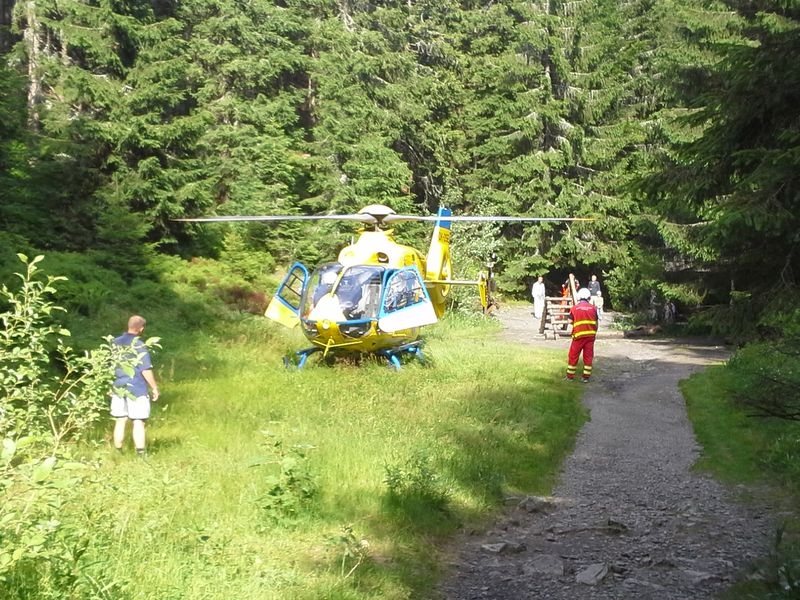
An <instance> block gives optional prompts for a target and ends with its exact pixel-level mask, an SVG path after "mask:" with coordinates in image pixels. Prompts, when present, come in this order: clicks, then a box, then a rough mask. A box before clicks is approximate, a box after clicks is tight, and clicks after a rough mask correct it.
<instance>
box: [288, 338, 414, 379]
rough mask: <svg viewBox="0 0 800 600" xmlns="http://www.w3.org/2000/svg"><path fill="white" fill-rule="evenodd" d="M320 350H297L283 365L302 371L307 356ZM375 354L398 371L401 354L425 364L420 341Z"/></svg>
mask: <svg viewBox="0 0 800 600" xmlns="http://www.w3.org/2000/svg"><path fill="white" fill-rule="evenodd" d="M322 350H323V349H322V348H317V347H313V348H306V349H305V350H299V351H297V352H295V354H294V360H292V357H291V356H284V357H283V365H284V366H285V367H286V368H287V369H288V368H289V367H292V366H294V367H296V368H297V369H302V368H303V367H304V366H305V365H306V362H307V361H308V357H309V356H311V355H312V354H314V353H315V352H322ZM375 354H377V355H378V356H383V357H384V358H386V360H388V361H389V365H390V366H391V367H393V368H394V369H395V370H398V371H399V370H400V367H401V363H400V357H401V356H402V355H403V354H412V355H413V356H414V357H415V358H416V359H417V360H419V361H420V362H421V363H424V362H425V356H424V355H423V354H422V341H420V340H417V341H416V342H411V343H410V344H403V345H402V346H398V347H397V348H388V349H386V350H378V351H377V352H376V353H375Z"/></svg>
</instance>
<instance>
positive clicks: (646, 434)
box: [440, 306, 775, 600]
mask: <svg viewBox="0 0 800 600" xmlns="http://www.w3.org/2000/svg"><path fill="white" fill-rule="evenodd" d="M496 316H497V318H498V319H499V320H500V321H501V322H503V324H504V326H505V330H504V334H503V335H505V336H506V337H507V338H508V339H509V340H513V341H518V342H522V343H528V344H534V345H543V346H546V347H549V348H559V349H563V351H564V357H565V362H566V352H567V347H568V345H569V340H568V338H563V339H556V340H553V338H552V337H551V338H550V339H547V340H545V339H543V337H542V336H541V335H539V334H538V333H537V331H538V328H535V327H534V323H533V318H532V316H531V314H530V308H529V307H527V306H523V307H517V308H515V307H503V308H501V309H500V310H499V311H498V313H497V315H496ZM609 317H611V315H609ZM607 323H608V321H606V324H607ZM595 350H596V359H595V369H594V376H593V378H592V381H591V383H589V384H588V385H586V386H585V395H584V402H585V404H586V406H587V408H588V410H589V411H590V420H589V421H588V422H587V423H586V424H585V426H584V427H583V429H582V430H581V432H580V434H579V436H578V439H577V442H576V447H575V450H574V452H573V454H572V455H571V456H570V457H569V458H568V459H567V460H566V462H565V464H564V466H563V471H562V473H561V476H560V481H559V483H558V485H557V487H556V489H555V490H554V492H553V496H552V497H547V498H538V497H527V498H518V499H512V501H511V503H510V508H509V511H508V512H507V514H506V515H505V517H504V518H503V519H502V520H501V521H500V522H498V523H497V524H496V525H495V526H494V527H493V528H492V529H491V530H489V531H487V532H481V533H479V534H472V535H470V534H467V533H465V534H464V535H463V536H462V537H461V538H460V539H459V541H458V543H457V544H456V547H455V548H454V549H453V553H452V564H451V565H450V569H451V572H450V576H449V577H447V578H446V580H445V582H444V584H443V585H442V587H441V589H440V592H441V597H442V598H444V599H446V600H473V599H493V600H522V599H540V598H541V599H547V600H560V599H564V600H567V599H568V600H575V599H583V598H587V599H600V600H612V599H614V600H617V599H630V600H634V599H635V600H648V599H653V600H655V599H658V600H701V599H704V598H713V597H715V595H716V594H718V593H719V592H721V591H722V590H724V589H725V588H727V587H728V586H730V584H731V583H732V582H733V581H735V580H737V579H739V578H742V577H749V576H753V575H754V573H755V567H754V561H756V559H758V558H760V557H764V556H766V555H767V554H768V552H769V549H770V547H771V544H772V542H773V541H774V536H775V527H774V524H773V520H772V519H773V517H771V516H768V515H771V514H773V513H772V511H771V510H769V509H768V510H765V509H764V507H763V505H761V503H759V506H755V503H750V504H748V503H747V502H745V501H744V500H743V498H742V497H743V492H746V491H747V490H745V489H744V488H739V489H735V490H731V489H727V488H725V487H724V486H723V485H721V484H719V483H717V482H716V481H714V480H713V479H711V478H710V477H708V476H707V475H704V474H702V473H697V472H694V471H693V470H692V465H693V463H694V462H695V460H696V459H697V457H698V454H699V447H698V445H697V442H696V440H695V438H694V435H693V432H692V427H691V425H690V423H689V421H688V419H687V416H686V410H685V406H684V402H683V398H682V396H681V394H680V392H679V390H678V382H679V381H680V380H682V379H684V378H686V377H688V376H689V375H690V374H691V373H692V372H694V371H696V370H698V369H702V368H703V367H704V366H706V365H709V364H712V363H717V362H720V361H724V360H725V359H726V357H727V356H728V351H727V349H726V348H725V347H722V346H715V345H708V344H702V343H698V342H695V343H691V342H688V341H684V342H678V341H664V340H656V339H627V338H624V337H623V336H622V335H621V333H619V332H613V331H611V330H609V329H608V328H605V329H601V334H600V335H599V336H598V339H597V342H596V345H595ZM559 385H582V384H581V383H577V382H572V383H570V382H563V383H560V384H559Z"/></svg>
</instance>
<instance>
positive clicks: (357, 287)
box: [174, 204, 590, 369]
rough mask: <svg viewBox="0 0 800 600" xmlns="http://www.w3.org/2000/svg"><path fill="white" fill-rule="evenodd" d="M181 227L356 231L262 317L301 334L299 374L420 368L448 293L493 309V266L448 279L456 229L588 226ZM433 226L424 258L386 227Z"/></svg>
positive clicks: (296, 273)
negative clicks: (374, 361) (379, 365)
mask: <svg viewBox="0 0 800 600" xmlns="http://www.w3.org/2000/svg"><path fill="white" fill-rule="evenodd" d="M174 220H175V221H182V222H232V221H286V220H293V221H303V220H338V221H353V222H357V223H361V224H362V225H363V227H362V228H361V229H360V230H359V235H358V238H357V239H356V240H355V241H354V242H353V243H351V244H349V245H347V246H345V247H344V248H343V249H342V250H341V251H340V252H339V254H338V257H337V259H336V260H335V261H331V262H326V263H323V264H321V265H319V266H317V267H316V268H314V269H309V268H308V267H307V266H306V265H304V264H303V263H301V262H295V263H294V264H293V265H292V266H291V267H290V268H289V271H288V272H287V274H286V276H285V277H284V279H283V281H282V282H281V284H280V286H279V287H278V289H277V291H276V292H275V294H274V296H273V297H272V300H271V301H270V303H269V305H268V306H267V309H266V311H265V313H264V315H265V316H266V317H267V318H269V319H271V320H273V321H275V322H276V323H279V324H281V325H283V326H285V327H288V328H294V327H297V326H300V327H301V329H302V332H303V334H304V335H305V337H306V338H307V339H308V340H309V342H310V343H311V346H310V347H309V348H306V349H303V350H300V351H298V352H296V353H295V356H294V357H285V358H284V362H285V364H286V365H287V366H289V365H291V364H295V365H296V366H297V367H298V368H303V366H304V365H305V364H306V361H307V360H308V358H309V356H311V355H313V354H315V353H318V352H321V353H322V357H323V359H324V358H327V357H333V358H335V357H337V356H344V355H351V356H353V355H355V356H360V355H365V354H367V355H377V356H380V357H384V358H386V359H387V360H388V362H389V364H390V365H391V366H393V367H394V368H395V369H399V368H400V367H401V357H402V356H404V355H411V356H413V357H415V358H417V359H419V360H420V361H423V362H424V357H423V355H422V339H421V337H420V330H421V328H423V327H425V326H427V325H433V324H434V323H436V322H438V320H439V319H440V318H441V317H442V316H443V315H444V314H445V312H446V310H447V301H448V297H449V295H450V292H451V289H452V286H459V285H468V286H475V287H476V288H477V291H478V296H479V298H480V302H481V306H482V307H483V309H484V311H485V312H486V311H487V310H489V309H490V307H491V306H492V304H493V299H492V295H491V293H492V291H493V283H494V282H493V275H492V263H490V264H489V265H488V271H487V272H481V273H480V274H479V275H478V277H477V279H475V280H458V279H454V278H453V266H452V257H451V254H450V234H451V226H452V223H453V222H455V221H491V222H496V221H528V222H544V221H558V222H561V221H586V220H590V219H585V218H579V217H576V218H557V217H511V216H467V215H463V216H455V215H453V214H452V211H451V210H450V209H449V208H446V207H440V208H439V210H438V212H437V214H436V215H427V216H426V215H402V214H397V213H396V212H395V211H394V210H393V209H391V208H390V207H388V206H385V205H382V204H370V205H368V206H365V207H364V208H362V209H361V210H359V211H358V212H357V213H354V214H326V215H263V216H219V217H196V218H182V219H174ZM404 221H428V222H433V223H434V227H433V233H432V235H431V241H430V245H429V248H428V251H427V254H424V255H423V254H422V253H421V252H420V251H418V250H417V249H415V248H413V247H411V246H407V245H404V244H401V243H399V242H397V241H396V240H395V237H394V232H393V229H391V225H392V224H394V223H399V222H404Z"/></svg>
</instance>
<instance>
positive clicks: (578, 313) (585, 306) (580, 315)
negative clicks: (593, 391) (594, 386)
mask: <svg viewBox="0 0 800 600" xmlns="http://www.w3.org/2000/svg"><path fill="white" fill-rule="evenodd" d="M577 295H578V303H577V304H576V305H575V306H573V307H572V308H570V309H569V320H570V321H571V322H572V342H571V343H570V346H569V355H568V357H567V374H566V376H565V377H564V379H566V380H567V381H572V380H574V379H575V373H576V372H577V370H578V358H579V357H580V356H581V354H583V375H582V377H581V381H582V382H583V383H589V378H590V377H591V376H592V363H593V362H594V340H595V337H596V336H597V309H596V308H595V307H594V305H592V303H591V302H589V298H590V297H591V295H590V294H589V288H588V287H587V288H581V289H580V290H578V294H577Z"/></svg>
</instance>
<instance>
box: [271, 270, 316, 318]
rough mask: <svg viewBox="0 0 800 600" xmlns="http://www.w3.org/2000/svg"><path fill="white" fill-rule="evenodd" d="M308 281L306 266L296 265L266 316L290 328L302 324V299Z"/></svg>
mask: <svg viewBox="0 0 800 600" xmlns="http://www.w3.org/2000/svg"><path fill="white" fill-rule="evenodd" d="M307 281H308V269H307V268H306V266H305V265H304V264H303V263H294V264H293V265H292V268H291V269H289V273H288V274H287V275H286V277H285V278H284V280H283V283H281V286H280V287H279V288H278V291H277V292H275V295H274V296H273V297H272V300H271V301H270V303H269V306H267V310H266V311H265V312H264V316H265V317H267V318H269V319H272V320H273V321H275V322H277V323H280V324H281V325H283V326H284V327H289V328H292V327H295V326H296V325H297V324H298V323H300V306H301V298H302V296H303V288H305V286H306V282H307Z"/></svg>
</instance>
